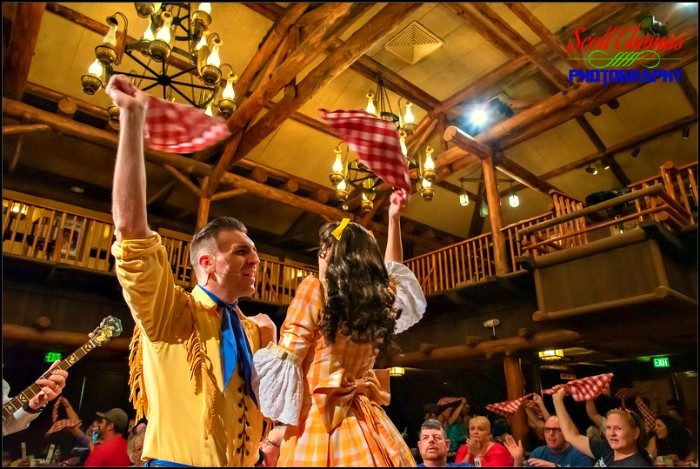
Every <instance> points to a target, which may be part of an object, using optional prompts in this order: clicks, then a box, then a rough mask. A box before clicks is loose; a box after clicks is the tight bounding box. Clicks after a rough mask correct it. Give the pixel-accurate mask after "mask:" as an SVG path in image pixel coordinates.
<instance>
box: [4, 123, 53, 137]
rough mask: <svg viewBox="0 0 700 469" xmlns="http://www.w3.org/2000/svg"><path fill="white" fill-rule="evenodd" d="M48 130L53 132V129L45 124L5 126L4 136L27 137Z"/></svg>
mask: <svg viewBox="0 0 700 469" xmlns="http://www.w3.org/2000/svg"><path fill="white" fill-rule="evenodd" d="M47 130H51V127H49V126H48V125H44V124H19V125H3V126H2V136H3V137H10V136H12V135H26V134H31V133H36V132H46V131H47Z"/></svg>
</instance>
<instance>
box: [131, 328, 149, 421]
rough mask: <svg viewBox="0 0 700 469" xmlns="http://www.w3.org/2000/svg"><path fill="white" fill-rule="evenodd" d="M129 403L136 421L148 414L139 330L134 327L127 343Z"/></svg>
mask: <svg viewBox="0 0 700 469" xmlns="http://www.w3.org/2000/svg"><path fill="white" fill-rule="evenodd" d="M129 401H130V402H131V404H132V405H133V406H134V409H135V410H136V421H139V420H140V419H141V418H142V417H145V416H146V414H147V413H148V397H147V396H146V385H145V383H144V380H143V350H142V347H141V329H140V328H139V326H138V325H135V326H134V333H133V334H132V336H131V342H130V343H129Z"/></svg>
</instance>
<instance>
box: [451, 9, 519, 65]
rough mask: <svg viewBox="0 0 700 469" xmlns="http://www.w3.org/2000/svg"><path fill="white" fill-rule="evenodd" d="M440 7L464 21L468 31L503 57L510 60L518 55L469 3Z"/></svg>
mask: <svg viewBox="0 0 700 469" xmlns="http://www.w3.org/2000/svg"><path fill="white" fill-rule="evenodd" d="M440 5H441V6H443V7H445V8H446V9H447V10H449V11H450V12H452V13H454V14H455V15H457V16H459V17H460V18H461V19H462V21H464V22H465V23H466V24H467V26H469V28H470V29H473V30H474V31H475V32H476V33H477V34H479V35H480V36H481V37H483V38H484V39H486V41H487V42H488V43H489V44H491V45H493V46H494V47H495V48H496V49H498V50H499V51H501V53H502V54H503V55H505V56H506V57H507V58H509V59H512V58H515V56H516V55H518V53H517V51H516V50H515V49H514V48H513V46H512V45H511V44H509V43H508V42H507V41H504V40H503V38H502V37H501V36H500V35H499V34H496V33H495V32H494V31H493V30H492V29H491V28H490V27H489V26H488V25H487V23H486V22H485V21H484V20H483V19H482V18H481V17H479V15H477V14H476V11H477V10H475V9H474V8H473V7H474V5H473V4H469V3H445V2H443V3H440Z"/></svg>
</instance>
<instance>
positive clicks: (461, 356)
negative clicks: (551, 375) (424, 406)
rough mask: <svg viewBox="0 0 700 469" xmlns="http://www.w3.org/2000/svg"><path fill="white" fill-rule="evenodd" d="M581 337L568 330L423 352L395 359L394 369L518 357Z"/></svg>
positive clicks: (400, 355)
mask: <svg viewBox="0 0 700 469" xmlns="http://www.w3.org/2000/svg"><path fill="white" fill-rule="evenodd" d="M581 339H582V337H581V334H579V333H578V332H574V331H571V330H567V329H556V330H551V331H542V332H536V333H535V334H533V335H532V337H530V338H529V339H526V338H524V337H517V336H516V337H507V338H504V339H495V340H489V341H485V342H480V343H478V344H476V345H475V346H468V345H457V346H451V347H440V348H435V349H433V350H431V351H430V353H427V354H425V353H423V352H421V351H416V352H407V353H402V354H398V355H395V356H394V358H393V360H392V366H415V367H424V366H427V365H434V364H436V363H455V362H459V361H463V360H465V359H469V358H474V359H475V360H481V359H482V357H485V356H488V357H493V356H495V355H499V354H505V353H506V352H507V353H510V354H515V353H518V352H525V351H532V350H539V349H541V348H545V347H555V346H556V347H563V346H567V345H572V344H575V343H577V342H579V341H581Z"/></svg>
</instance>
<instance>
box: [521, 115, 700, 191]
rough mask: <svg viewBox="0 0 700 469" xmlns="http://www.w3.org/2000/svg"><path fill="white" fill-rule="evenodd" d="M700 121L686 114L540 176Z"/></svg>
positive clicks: (558, 172) (546, 176)
mask: <svg viewBox="0 0 700 469" xmlns="http://www.w3.org/2000/svg"><path fill="white" fill-rule="evenodd" d="M697 121H698V116H697V114H693V115H690V116H685V117H682V118H680V119H677V120H675V121H673V122H669V123H668V124H664V125H662V126H659V127H657V128H655V129H651V130H648V131H647V132H644V133H642V134H640V135H637V136H635V137H632V138H629V139H627V140H624V141H622V142H619V143H616V144H615V145H611V146H610V147H608V148H607V149H606V150H605V151H602V152H600V151H599V152H595V153H591V154H589V155H587V156H584V157H583V158H580V159H578V160H576V161H572V162H571V163H568V164H565V165H563V166H560V167H558V168H554V169H553V170H551V171H548V172H546V173H543V174H541V175H540V176H539V177H540V179H544V180H548V179H551V178H554V177H557V176H561V175H562V174H566V173H568V172H569V171H574V170H576V169H579V168H582V167H584V166H586V165H588V164H590V163H592V162H594V161H599V160H601V159H602V158H605V157H606V156H612V155H615V154H618V153H622V152H625V151H627V150H630V149H632V148H634V147H636V146H639V145H643V144H644V143H646V142H649V141H651V140H654V139H656V138H658V137H661V136H663V135H665V134H667V133H669V132H676V131H677V130H678V129H682V128H683V127H685V126H687V125H690V124H693V123H695V122H697ZM523 187H524V186H522V185H520V186H514V187H513V189H514V190H520V189H523Z"/></svg>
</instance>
